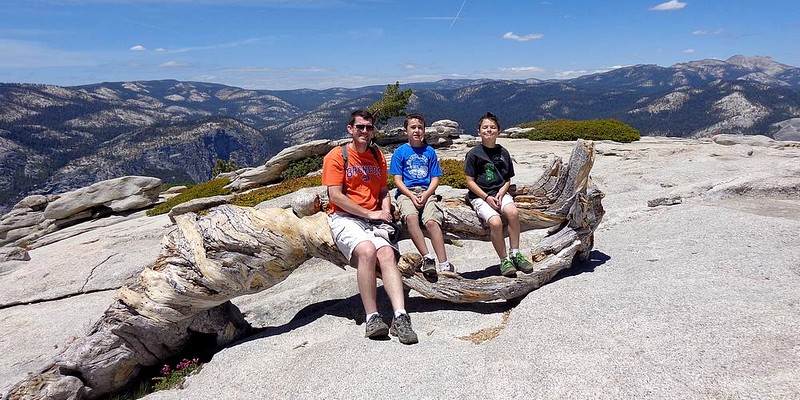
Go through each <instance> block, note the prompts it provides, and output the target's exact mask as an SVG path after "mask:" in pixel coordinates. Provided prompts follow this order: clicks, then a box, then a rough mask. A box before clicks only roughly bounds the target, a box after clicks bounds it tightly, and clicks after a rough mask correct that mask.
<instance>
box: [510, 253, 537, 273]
mask: <svg viewBox="0 0 800 400" xmlns="http://www.w3.org/2000/svg"><path fill="white" fill-rule="evenodd" d="M511 261H513V262H514V267H515V268H516V269H518V270H520V271H522V272H524V273H526V274H530V273H531V272H533V264H531V262H530V261H528V259H527V258H525V256H523V255H522V253H520V252H517V254H514V255H513V256H511Z"/></svg>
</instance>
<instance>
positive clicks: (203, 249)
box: [8, 140, 603, 399]
mask: <svg viewBox="0 0 800 400" xmlns="http://www.w3.org/2000/svg"><path fill="white" fill-rule="evenodd" d="M593 161H594V145H593V143H592V142H585V141H582V140H579V141H578V143H577V145H576V147H575V149H574V151H573V152H572V155H571V157H570V161H569V163H568V164H567V165H564V164H563V163H562V161H561V159H560V158H556V159H555V160H554V161H553V162H552V164H551V165H550V166H549V167H548V168H547V169H546V170H545V172H544V174H543V175H542V177H541V178H539V180H538V181H537V182H536V183H535V184H534V185H531V186H529V187H518V188H517V190H516V192H515V193H513V195H515V202H516V203H517V207H518V208H519V213H520V222H521V226H522V229H523V230H530V229H540V228H548V229H549V232H550V233H552V235H551V236H548V237H546V238H545V239H543V240H542V241H540V242H539V243H537V244H536V245H535V246H534V247H533V248H532V249H531V251H530V258H531V259H532V261H533V263H534V267H535V270H534V272H533V273H531V274H519V275H518V276H517V278H516V279H514V278H506V277H502V276H492V277H487V278H482V279H477V280H470V279H464V278H462V277H459V276H453V277H448V276H440V277H439V278H438V279H437V280H435V281H434V282H431V281H429V280H428V279H426V278H425V277H424V276H423V275H422V274H421V273H420V272H418V270H419V266H420V263H421V256H420V255H419V254H405V255H403V257H402V258H401V260H400V263H399V266H400V269H401V272H402V274H403V282H404V284H405V285H406V286H407V287H409V288H411V289H413V290H416V291H417V292H419V293H420V294H422V295H423V296H425V297H428V298H435V299H441V300H447V301H452V302H457V303H470V302H480V301H490V300H496V299H513V298H517V297H520V296H524V295H525V294H527V293H529V292H531V291H532V290H535V289H537V288H539V287H541V286H542V285H544V284H545V283H547V282H548V281H549V280H550V279H552V278H553V276H554V275H555V274H556V273H558V271H560V270H562V269H564V268H567V267H569V266H570V264H571V263H572V261H573V259H574V258H575V257H577V258H579V259H585V258H586V257H588V254H589V252H590V251H591V248H592V244H593V234H594V231H595V229H596V228H597V225H598V224H599V223H600V220H601V219H602V217H603V207H602V204H601V200H602V197H603V194H602V192H600V191H599V190H598V189H597V188H596V187H594V185H593V184H592V182H591V180H590V179H589V171H590V170H591V167H592V164H593ZM305 198H306V199H307V200H305V202H308V201H311V202H318V199H316V198H314V197H313V196H306V197H305ZM300 203H303V201H300ZM443 203H444V205H445V206H446V207H445V208H446V210H447V212H446V214H445V220H444V224H443V225H444V226H443V228H444V230H445V231H446V232H447V234H448V235H451V236H454V237H457V238H461V239H479V240H486V239H488V232H487V230H486V229H485V228H484V227H483V226H482V225H481V224H480V222H479V220H478V218H477V216H476V215H475V212H474V211H473V210H472V209H471V208H470V206H469V205H468V204H467V203H466V201H465V198H464V197H463V196H462V197H461V198H447V199H443ZM293 206H295V207H296V208H298V209H300V210H302V211H301V212H300V213H299V215H307V214H309V211H308V210H309V207H310V209H312V210H315V209H318V208H317V206H315V205H308V204H293ZM176 225H177V227H178V229H176V230H175V231H173V232H172V233H170V234H168V235H167V236H165V237H164V239H163V241H162V245H163V248H162V251H161V253H160V254H159V256H158V257H157V259H156V261H155V262H154V263H153V264H152V265H150V266H148V267H147V268H145V270H144V271H142V273H141V277H140V281H139V282H138V283H137V284H136V285H133V286H131V287H124V288H122V289H120V290H119V293H118V301H117V302H115V303H114V304H112V305H111V307H110V308H109V309H108V310H107V311H106V313H105V314H104V315H103V317H102V318H101V319H100V320H99V321H98V322H97V323H96V324H95V326H94V327H93V329H92V331H91V332H90V333H89V334H88V335H87V336H86V337H85V338H82V339H79V340H78V341H76V342H75V343H73V344H72V345H70V346H69V347H68V348H66V349H65V351H64V352H62V353H61V354H60V355H59V356H57V358H56V360H55V361H54V363H53V364H52V365H50V366H49V367H48V368H46V369H45V370H43V371H41V373H40V374H38V375H35V376H31V377H29V378H27V379H25V380H24V381H22V382H20V383H18V384H17V385H16V386H15V387H14V388H13V389H12V390H11V391H10V392H9V395H8V398H9V399H24V398H42V397H45V396H47V398H50V399H79V398H84V397H85V398H98V397H102V396H105V395H108V394H110V393H113V392H117V391H119V390H120V389H122V388H123V387H125V386H126V385H127V384H129V383H130V382H132V381H133V380H134V379H136V376H137V374H138V372H139V370H140V369H141V368H142V367H145V366H153V365H159V364H160V363H162V362H163V360H165V359H166V358H168V357H170V356H173V355H175V354H178V353H179V352H180V351H181V350H182V348H183V347H184V346H185V345H186V343H188V341H189V340H190V338H191V336H192V335H195V334H206V335H213V336H214V337H215V338H216V342H217V344H218V345H219V346H224V345H226V344H228V343H231V342H232V341H233V340H236V339H237V338H239V337H241V336H242V335H243V334H244V333H246V331H247V328H248V327H249V325H248V324H247V322H246V321H244V319H243V318H242V316H241V314H240V313H239V312H238V309H236V307H234V306H233V305H232V304H231V303H230V302H229V300H230V299H232V298H234V297H237V296H241V295H245V294H251V293H255V292H259V291H262V290H264V289H267V288H269V287H272V286H274V285H275V284H277V283H279V282H281V281H283V280H284V279H286V277H287V276H288V275H289V274H290V273H292V271H294V270H295V269H296V268H297V267H299V266H300V265H301V264H302V263H303V262H305V261H306V260H308V259H310V258H312V257H318V258H322V259H325V260H328V261H330V262H331V263H333V264H335V265H337V266H340V267H344V266H345V265H346V260H345V259H344V257H343V256H342V255H341V253H340V252H339V251H338V249H337V248H336V245H335V244H334V242H333V239H332V238H331V235H330V230H329V227H328V224H327V218H326V216H325V214H323V213H321V212H317V213H315V214H312V215H308V216H305V217H302V218H299V217H298V216H297V214H296V213H295V212H293V211H292V210H288V209H277V208H272V209H263V210H257V209H254V208H245V207H237V206H232V205H222V206H219V207H216V208H214V209H212V210H211V211H210V212H209V213H208V214H207V215H205V216H203V217H198V216H197V215H196V214H194V213H188V214H184V215H180V216H177V217H176Z"/></svg>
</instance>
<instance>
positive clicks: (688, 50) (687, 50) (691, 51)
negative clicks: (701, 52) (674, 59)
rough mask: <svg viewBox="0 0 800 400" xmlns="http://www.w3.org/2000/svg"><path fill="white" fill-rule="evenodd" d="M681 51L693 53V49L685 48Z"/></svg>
mask: <svg viewBox="0 0 800 400" xmlns="http://www.w3.org/2000/svg"><path fill="white" fill-rule="evenodd" d="M683 52H684V53H686V54H692V53H694V49H686V50H684V51H683Z"/></svg>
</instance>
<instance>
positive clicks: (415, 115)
mask: <svg viewBox="0 0 800 400" xmlns="http://www.w3.org/2000/svg"><path fill="white" fill-rule="evenodd" d="M412 119H418V120H420V121H421V122H422V126H425V117H423V116H422V114H420V113H411V114H408V115H406V119H405V121H403V129H406V128H408V121H411V120H412Z"/></svg>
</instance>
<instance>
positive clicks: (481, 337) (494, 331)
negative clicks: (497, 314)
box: [459, 310, 511, 344]
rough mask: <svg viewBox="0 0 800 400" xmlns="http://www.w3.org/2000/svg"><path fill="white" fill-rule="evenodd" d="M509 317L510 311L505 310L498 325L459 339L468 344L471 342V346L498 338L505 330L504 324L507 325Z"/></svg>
mask: <svg viewBox="0 0 800 400" xmlns="http://www.w3.org/2000/svg"><path fill="white" fill-rule="evenodd" d="M510 315H511V310H506V311H505V312H504V313H503V321H501V322H500V325H498V326H493V327H491V328H483V329H481V330H479V331H476V332H473V333H470V334H469V335H467V336H461V337H459V339H461V340H466V341H468V342H472V343H473V344H481V343H483V342H485V341H488V340H492V339H494V338H496V337H498V336H500V332H502V331H503V329H505V328H506V324H507V323H508V317H509V316H510Z"/></svg>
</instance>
